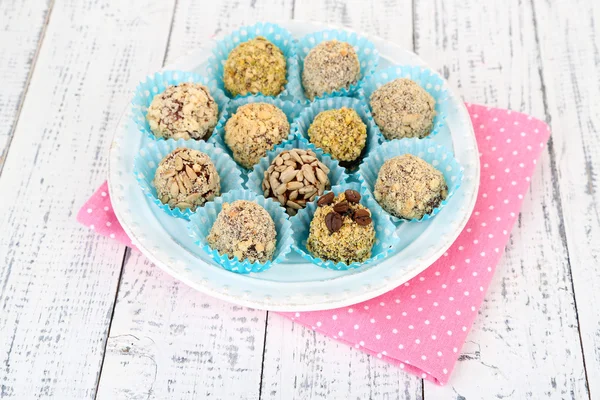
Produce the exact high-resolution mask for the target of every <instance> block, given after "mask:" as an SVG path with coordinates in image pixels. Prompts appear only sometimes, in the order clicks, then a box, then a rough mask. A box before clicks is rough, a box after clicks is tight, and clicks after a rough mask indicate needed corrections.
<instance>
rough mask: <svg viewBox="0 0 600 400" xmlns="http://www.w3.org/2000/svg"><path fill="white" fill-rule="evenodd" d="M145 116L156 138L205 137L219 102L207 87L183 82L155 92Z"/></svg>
mask: <svg viewBox="0 0 600 400" xmlns="http://www.w3.org/2000/svg"><path fill="white" fill-rule="evenodd" d="M146 119H147V120H148V124H149V125H150V130H151V131H152V133H154V136H156V137H157V138H165V139H175V140H177V139H185V140H189V139H196V140H200V139H208V137H209V136H210V135H211V133H212V131H213V129H214V127H215V126H216V125H217V120H218V119H219V106H218V105H217V103H216V102H215V100H214V99H213V97H212V96H211V94H210V92H209V90H208V88H207V87H206V86H204V85H201V84H199V83H191V82H185V83H180V84H179V85H175V86H168V87H167V88H166V89H165V91H164V92H162V93H160V94H158V95H156V96H154V98H153V99H152V103H150V107H149V108H148V113H147V114H146Z"/></svg>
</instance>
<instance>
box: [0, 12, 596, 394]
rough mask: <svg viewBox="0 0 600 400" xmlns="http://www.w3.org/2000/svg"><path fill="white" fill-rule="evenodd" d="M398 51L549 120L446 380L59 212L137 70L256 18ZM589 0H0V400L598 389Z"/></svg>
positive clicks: (77, 195)
mask: <svg viewBox="0 0 600 400" xmlns="http://www.w3.org/2000/svg"><path fill="white" fill-rule="evenodd" d="M286 18H298V19H313V20H321V21H326V22H330V23H337V24H340V25H346V26H349V27H351V28H354V29H357V30H361V31H365V32H369V33H374V34H377V35H379V36H382V37H384V38H386V39H389V40H391V41H394V42H396V43H398V44H400V45H402V46H404V47H406V48H408V49H414V51H416V52H417V53H418V54H420V55H421V56H422V57H423V58H424V59H425V60H428V62H429V63H430V64H431V65H432V66H433V67H434V68H437V69H438V70H439V71H440V72H441V73H442V74H443V75H444V76H445V77H446V78H447V79H448V80H449V81H450V82H451V84H453V85H454V86H455V87H457V88H458V90H459V91H460V93H461V94H462V95H463V96H464V98H465V100H468V101H471V102H479V103H485V104H488V105H491V106H499V107H509V108H512V109H514V110H518V111H523V112H527V113H530V114H533V115H534V116H537V117H539V118H542V119H545V120H547V121H548V122H550V123H551V125H552V130H553V132H554V134H553V136H552V138H551V140H550V143H549V145H548V147H547V150H546V151H545V152H544V154H543V156H542V158H541V160H540V162H538V168H537V171H536V173H535V176H534V177H533V178H532V183H531V189H530V191H529V193H528V194H527V197H526V199H525V203H524V206H523V210H522V213H521V216H520V218H519V220H518V224H517V226H516V227H515V229H514V231H513V233H512V237H511V240H510V243H509V246H508V250H507V253H506V255H505V256H504V258H503V259H502V262H501V263H500V265H499V269H498V271H497V272H496V275H495V278H494V281H493V283H492V286H491V289H490V291H489V292H488V294H487V298H486V299H487V300H486V302H485V304H484V306H483V308H482V309H481V311H480V312H479V317H478V319H477V322H476V323H475V326H474V328H473V330H472V332H471V333H470V335H469V337H468V340H467V342H466V344H465V346H464V348H463V349H462V355H461V357H460V359H459V362H458V365H457V368H456V370H455V372H454V374H453V376H452V379H451V382H450V384H449V385H447V386H446V387H437V386H435V385H433V384H431V383H429V382H423V381H422V380H421V379H419V378H417V377H414V376H409V375H406V374H405V373H404V372H402V371H401V370H400V369H398V368H396V367H393V366H390V365H388V364H386V363H384V362H382V361H381V360H378V359H377V358H373V357H370V356H367V355H365V354H363V353H361V352H359V351H356V350H355V349H353V348H351V347H350V346H347V345H342V344H338V343H337V342H334V341H332V340H330V339H327V338H324V337H322V336H320V335H319V334H315V333H314V332H313V331H311V330H310V329H305V328H303V327H301V326H299V325H295V324H294V323H293V322H291V321H287V320H284V319H283V318H281V317H278V316H277V315H273V314H271V313H267V312H264V311H256V310H249V309H245V308H242V307H238V306H234V305H231V304H226V303H223V302H221V301H218V300H214V299H211V298H209V297H207V296H204V295H202V294H200V293H197V292H195V291H193V290H192V289H190V288H188V287H186V286H185V285H183V284H181V283H179V282H177V281H175V280H174V279H173V278H171V277H170V276H168V275H166V274H165V273H163V272H161V271H160V270H159V269H157V268H156V267H154V266H153V265H152V264H150V263H149V262H148V261H147V260H146V259H145V258H144V257H143V256H141V255H140V254H138V253H137V252H135V251H130V250H127V249H126V248H125V247H124V246H122V245H120V244H117V243H115V242H114V241H111V240H109V239H106V238H102V237H99V236H97V235H96V234H94V232H92V231H89V230H88V229H87V228H84V227H82V226H79V225H78V224H77V223H76V221H75V214H76V212H77V210H78V208H79V207H80V206H81V205H82V204H83V203H84V201H85V200H86V199H87V197H88V196H89V195H91V194H92V193H93V191H94V189H95V188H96V187H97V186H98V185H100V184H101V183H102V182H103V180H104V179H105V176H106V168H107V150H108V146H109V143H110V141H111V137H112V134H113V131H114V128H115V126H116V124H117V120H118V118H119V116H120V115H121V112H122V111H123V110H124V108H125V107H126V104H127V103H128V101H129V99H128V94H129V93H130V91H131V90H132V89H133V88H134V87H135V85H136V83H137V82H138V80H139V79H140V78H141V77H142V76H144V75H145V74H147V73H150V72H153V71H155V70H157V69H158V68H160V67H161V65H162V64H163V63H164V62H165V61H166V62H168V61H169V60H173V59H175V58H176V57H178V56H180V55H182V54H184V53H186V52H187V51H188V50H190V49H192V48H194V46H196V45H198V44H199V43H202V42H204V41H206V40H207V39H208V38H209V37H210V36H212V35H213V34H216V33H219V32H226V31H228V30H230V29H232V28H234V27H237V26H239V25H241V24H247V23H252V22H254V21H255V20H257V19H263V20H279V19H286ZM599 70H600V2H598V1H597V0H578V1H570V0H562V1H559V0H525V1H522V0H510V1H508V0H486V1H478V0H377V1H373V2H366V1H360V2H359V1H354V2H343V1H321V0H310V1H304V0H296V1H294V0H266V1H261V0H252V1H250V0H228V1H220V2H219V1H203V2H200V1H193V0H128V1H117V0H82V1H78V0H71V1H67V0H45V1H43V0H0V398H2V399H4V398H8V399H13V398H14V399H37V398H55V399H61V400H62V399H90V398H97V399H206V398H214V399H284V400H291V399H328V400H329V399H405V398H406V399H427V400H433V399H469V400H470V399H495V398H498V399H504V398H511V399H545V398H552V399H565V398H566V399H588V398H599V399H600V306H599V304H600V268H599V267H600V187H599V185H600V177H599V176H598V174H599V172H598V171H600V106H599V105H598V103H599V100H600V72H599Z"/></svg>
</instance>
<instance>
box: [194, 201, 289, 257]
mask: <svg viewBox="0 0 600 400" xmlns="http://www.w3.org/2000/svg"><path fill="white" fill-rule="evenodd" d="M276 237H277V232H276V231H275V223H274V222H273V219H272V218H271V216H270V215H269V213H268V212H267V210H265V209H264V208H263V207H261V206H260V205H258V204H256V203H253V202H251V201H247V200H236V201H234V202H232V203H223V209H222V210H221V212H220V213H219V215H217V219H216V221H215V223H214V225H213V226H212V228H211V230H210V233H209V234H208V236H207V237H206V241H207V242H208V245H209V246H210V247H211V248H212V249H215V250H217V251H218V252H219V253H220V254H226V255H227V256H228V257H229V258H234V257H237V258H238V259H239V260H240V261H242V260H249V261H250V262H255V261H259V262H261V263H264V262H266V261H268V260H271V259H272V258H273V254H274V253H275V245H276V243H277V239H276Z"/></svg>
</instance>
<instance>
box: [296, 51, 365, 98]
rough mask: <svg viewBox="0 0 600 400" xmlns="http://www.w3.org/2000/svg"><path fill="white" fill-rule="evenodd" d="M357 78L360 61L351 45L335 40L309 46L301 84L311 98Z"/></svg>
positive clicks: (349, 83) (346, 86)
mask: <svg viewBox="0 0 600 400" xmlns="http://www.w3.org/2000/svg"><path fill="white" fill-rule="evenodd" d="M359 78H360V62H359V61H358V56H357V55H356V51H354V48H353V47H352V46H351V45H350V44H348V43H346V42H340V41H338V40H329V41H327V42H322V43H320V44H318V45H317V46H315V47H313V48H312V49H311V50H310V51H309V52H308V54H307V55H306V58H305V59H304V69H303V70H302V86H303V87H304V93H305V94H306V97H308V98H309V99H310V100H313V99H314V98H315V97H318V96H321V95H323V94H325V93H331V92H333V91H336V90H340V89H342V88H348V87H350V85H352V84H354V83H356V82H357V81H358V79H359Z"/></svg>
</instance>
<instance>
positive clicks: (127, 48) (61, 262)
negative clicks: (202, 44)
mask: <svg viewBox="0 0 600 400" xmlns="http://www.w3.org/2000/svg"><path fill="white" fill-rule="evenodd" d="M172 9H173V4H172V3H170V2H165V1H148V0H132V1H128V2H122V3H118V2H97V1H57V2H56V4H55V5H54V8H53V10H52V16H51V19H50V22H49V24H48V27H47V30H46V34H45V40H44V44H43V46H42V48H41V50H40V53H39V56H38V60H37V63H36V68H35V71H34V73H33V75H32V78H31V83H30V86H29V90H28V94H27V96H26V98H25V101H24V103H23V108H22V111H21V115H20V118H19V121H18V123H17V125H16V129H15V134H14V138H13V140H12V145H11V147H10V151H9V152H8V156H7V158H6V163H5V165H4V171H3V173H2V175H1V176H0V193H2V196H0V209H2V212H1V213H0V226H1V227H2V235H0V260H1V263H2V268H1V269H0V308H1V312H0V397H2V398H18V399H34V398H42V397H43V398H48V397H53V398H57V399H77V400H80V399H86V398H87V399H91V398H93V397H94V395H95V392H96V384H97V379H98V371H99V369H100V365H101V362H102V356H103V353H104V346H105V340H106V336H107V331H108V326H109V322H110V319H111V313H112V310H113V304H114V299H115V292H116V287H117V282H118V279H119V274H120V270H121V264H122V259H123V251H124V247H123V246H121V245H118V244H116V243H114V242H113V241H111V240H109V239H104V238H100V237H98V236H96V235H95V234H94V233H93V232H92V231H90V230H89V229H88V228H86V227H82V226H80V225H79V224H78V223H77V222H76V221H75V215H76V213H77V210H78V208H79V207H80V206H81V205H82V204H83V203H84V201H85V200H86V199H87V197H88V196H89V195H90V194H91V193H92V192H93V191H94V190H95V188H96V187H97V186H98V185H99V184H100V183H101V182H102V181H103V180H104V179H105V176H106V152H107V150H108V146H109V143H110V140H111V138H112V133H113V130H114V128H115V126H116V124H117V122H118V118H119V117H120V116H121V113H122V111H123V110H124V108H125V107H126V105H127V103H128V94H129V91H130V90H132V89H133V87H134V86H135V84H136V83H137V79H138V77H139V76H140V75H141V74H142V73H143V72H145V71H146V70H147V69H148V66H149V65H150V66H154V68H158V66H159V65H160V63H161V62H162V56H163V54H164V50H165V46H166V37H167V33H168V29H169V25H170V22H171V18H170V15H171V13H172Z"/></svg>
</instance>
